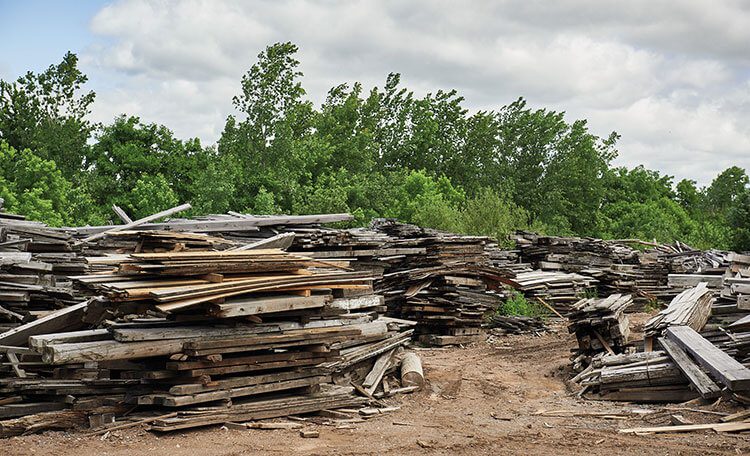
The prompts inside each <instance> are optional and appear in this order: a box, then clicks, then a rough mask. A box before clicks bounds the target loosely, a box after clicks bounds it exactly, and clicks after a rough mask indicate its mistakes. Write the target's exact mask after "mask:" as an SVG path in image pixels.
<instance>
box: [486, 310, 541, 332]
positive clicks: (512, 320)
mask: <svg viewBox="0 0 750 456" xmlns="http://www.w3.org/2000/svg"><path fill="white" fill-rule="evenodd" d="M484 326H485V327H486V328H489V329H490V334H492V335H495V336H506V335H509V334H513V335H518V334H541V333H544V332H546V331H549V327H548V326H547V324H546V323H545V322H544V320H542V319H541V318H539V317H525V316H523V315H501V314H499V313H497V312H496V313H493V314H492V315H490V317H489V318H487V322H486V323H485V325H484Z"/></svg>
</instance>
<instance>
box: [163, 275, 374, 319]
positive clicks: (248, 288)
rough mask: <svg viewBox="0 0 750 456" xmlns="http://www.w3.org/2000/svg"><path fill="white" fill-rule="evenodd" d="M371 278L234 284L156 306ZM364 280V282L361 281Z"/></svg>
mask: <svg viewBox="0 0 750 456" xmlns="http://www.w3.org/2000/svg"><path fill="white" fill-rule="evenodd" d="M371 280H372V279H370V278H356V279H353V278H342V279H325V278H315V279H311V278H308V279H306V280H303V279H284V280H279V281H277V282H276V283H270V284H269V283H268V281H267V282H266V283H255V284H251V285H244V286H236V287H234V288H233V290H232V291H226V292H222V293H216V292H201V293H198V294H199V296H197V297H192V298H183V299H177V300H174V301H169V302H165V303H163V304H158V305H157V306H156V307H157V308H158V309H159V310H161V311H163V312H173V311H176V310H181V309H185V308H189V307H193V306H196V305H198V304H202V303H204V302H209V301H214V300H216V299H224V298H229V297H232V296H238V295H242V294H248V293H251V292H261V291H263V292H270V291H283V290H299V289H306V288H312V287H314V286H316V285H320V286H323V287H324V288H346V287H347V286H349V285H368V286H369V282H371ZM363 282H364V283H363Z"/></svg>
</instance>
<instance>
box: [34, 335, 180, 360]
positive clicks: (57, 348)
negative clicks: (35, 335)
mask: <svg viewBox="0 0 750 456" xmlns="http://www.w3.org/2000/svg"><path fill="white" fill-rule="evenodd" d="M182 345H183V341H182V340H179V339H178V340H174V341H173V340H167V341H162V342H161V343H153V342H151V341H148V342H132V343H127V344H123V343H121V342H117V341H115V340H105V341H101V342H79V343H71V344H56V345H47V346H46V347H44V348H43V349H42V360H43V361H44V362H46V363H50V364H66V363H76V362H78V363H82V362H87V361H110V360H115V359H137V358H149V357H152V356H165V355H173V354H175V353H180V352H181V351H182Z"/></svg>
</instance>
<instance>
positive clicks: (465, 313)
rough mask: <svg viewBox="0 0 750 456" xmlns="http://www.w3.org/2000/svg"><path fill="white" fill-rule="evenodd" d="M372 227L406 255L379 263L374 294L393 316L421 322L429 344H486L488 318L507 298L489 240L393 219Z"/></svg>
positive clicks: (421, 336)
mask: <svg viewBox="0 0 750 456" xmlns="http://www.w3.org/2000/svg"><path fill="white" fill-rule="evenodd" d="M372 228H373V229H374V230H376V231H378V232H381V233H384V234H387V235H388V236H389V237H390V238H391V240H390V241H389V244H388V245H390V246H392V247H394V248H396V249H402V250H403V251H404V252H405V253H402V254H394V255H393V256H390V257H381V258H380V259H381V260H382V261H384V262H386V263H387V266H386V268H385V272H384V274H383V277H382V279H381V280H379V281H377V282H376V290H377V291H378V292H379V293H382V294H383V295H384V297H385V300H386V304H387V306H388V311H389V314H390V315H395V316H398V317H400V318H408V319H412V320H415V321H417V327H416V333H417V334H418V335H419V339H420V341H421V342H423V343H426V344H431V345H452V344H462V343H470V342H475V341H479V340H482V338H483V337H484V336H483V334H482V323H483V321H484V319H483V318H484V315H485V313H487V312H488V311H491V310H494V309H495V308H497V307H498V306H500V305H501V304H502V303H503V301H504V300H505V298H506V294H505V292H504V291H503V289H502V287H501V286H500V284H499V282H498V274H499V273H498V271H497V270H496V269H493V268H492V267H491V266H490V265H489V260H488V254H487V251H486V250H485V246H486V245H487V243H488V242H489V239H488V238H486V237H481V236H463V235H458V234H452V233H445V232H441V231H436V230H430V229H425V228H420V227H417V226H414V225H409V224H404V223H399V222H397V221H395V220H389V219H379V220H375V221H374V222H373V224H372ZM407 249H412V250H413V251H409V252H407Z"/></svg>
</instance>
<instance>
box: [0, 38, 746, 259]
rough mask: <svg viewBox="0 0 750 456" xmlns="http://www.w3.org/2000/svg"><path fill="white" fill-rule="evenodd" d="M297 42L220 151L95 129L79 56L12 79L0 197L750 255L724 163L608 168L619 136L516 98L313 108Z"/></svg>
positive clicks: (60, 213)
mask: <svg viewBox="0 0 750 456" xmlns="http://www.w3.org/2000/svg"><path fill="white" fill-rule="evenodd" d="M297 51H298V49H297V46H295V45H294V44H293V43H289V42H287V43H276V44H273V45H270V46H268V47H267V48H266V49H265V50H263V52H261V53H260V54H259V55H258V58H257V61H255V62H253V63H252V64H251V65H250V67H249V69H248V71H247V73H246V74H245V75H244V76H243V77H242V80H241V81H240V85H239V91H238V93H237V94H236V96H235V97H234V98H233V100H232V101H233V105H234V108H235V112H234V113H233V114H231V115H229V116H228V117H227V119H226V123H225V126H224V130H223V132H222V135H221V137H220V138H219V140H218V142H217V144H216V145H213V146H205V145H202V144H201V143H200V141H199V140H198V139H195V138H186V139H180V138H176V137H175V135H174V134H173V133H172V131H171V130H170V129H169V128H168V127H167V126H164V125H157V124H152V123H147V122H144V121H143V120H141V119H140V118H138V117H135V116H132V115H128V114H127V113H124V114H122V115H121V116H118V117H116V118H115V119H113V120H112V122H111V123H108V124H104V125H95V124H93V123H91V122H89V121H88V120H87V115H88V113H89V111H90V109H91V105H92V103H93V102H94V99H95V94H94V93H93V92H92V91H86V89H85V88H84V87H85V84H86V82H87V77H86V75H84V74H82V73H81V71H80V70H79V69H78V59H77V57H76V56H75V55H74V54H71V53H68V54H66V55H65V56H64V57H63V59H62V61H61V62H60V63H59V64H57V65H51V66H50V67H49V68H48V69H47V70H45V71H44V72H42V73H40V74H34V73H32V72H29V73H27V74H26V75H24V76H21V77H20V78H18V79H17V80H16V81H12V82H8V81H0V143H1V144H2V146H1V148H0V196H2V197H3V198H5V206H6V208H8V209H9V210H12V211H15V212H19V213H22V214H26V215H28V216H29V217H31V218H34V219H38V220H42V221H45V222H47V223H50V224H52V225H64V224H69V225H73V224H84V223H103V222H105V221H108V220H111V219H112V218H113V214H112V212H111V205H112V204H117V205H119V206H121V207H123V208H124V209H125V210H126V211H127V212H128V213H129V214H130V215H131V216H132V217H140V216H143V215H146V214H149V213H153V212H156V211H158V210H161V209H165V208H167V207H168V206H172V205H175V204H177V203H178V202H185V201H188V202H191V203H192V205H193V208H194V209H193V210H192V212H193V214H208V213H220V212H226V211H228V210H236V211H247V212H254V213H293V214H306V213H318V212H343V211H346V212H351V213H352V214H354V215H355V220H354V222H352V224H355V225H362V224H366V223H367V222H369V220H370V219H371V218H373V217H397V218H400V219H402V220H404V221H407V222H414V223H418V224H421V225H424V226H430V227H436V228H442V229H448V230H454V231H460V232H465V233H470V234H485V235H490V236H493V237H496V238H497V239H498V240H500V241H501V242H502V241H503V240H505V239H506V236H507V234H508V233H510V232H511V231H513V230H515V229H534V230H537V231H542V232H546V233H549V234H576V235H583V236H597V237H606V238H633V237H638V238H643V239H648V240H658V241H665V242H669V241H674V240H678V239H679V240H681V241H684V242H687V243H689V244H692V245H694V246H696V247H701V248H709V247H716V248H733V249H737V250H748V249H750V228H749V227H750V189H749V186H750V184H749V182H748V176H747V174H746V172H745V170H743V169H741V168H739V167H736V166H734V167H730V168H728V169H727V170H725V171H723V172H721V173H720V174H719V175H718V176H717V177H716V178H715V179H714V181H713V182H712V183H711V184H710V185H709V186H707V187H705V188H699V187H698V186H697V184H696V183H695V182H694V181H690V180H683V181H680V182H679V183H677V184H675V183H674V182H673V178H672V177H671V176H668V175H664V174H662V173H661V172H659V171H656V170H649V169H646V168H644V167H642V166H638V167H635V168H632V169H628V168H624V167H613V160H614V159H615V158H616V157H617V154H618V152H617V149H616V146H617V141H618V139H619V136H618V135H617V133H615V132H612V133H611V134H609V135H607V136H606V137H599V136H597V135H595V134H593V133H592V132H591V131H589V129H588V125H587V123H586V121H585V120H574V121H569V120H568V119H567V118H566V115H565V113H564V112H557V111H552V110H548V109H537V108H532V107H530V106H529V105H528V103H527V102H526V100H524V99H523V98H519V99H517V100H515V101H512V102H511V103H509V104H507V105H505V106H499V107H498V108H497V109H496V110H487V111H478V112H471V111H469V110H468V109H467V108H466V107H465V106H464V99H463V97H462V96H461V95H460V94H459V93H458V92H457V91H455V90H438V91H437V92H435V93H428V94H426V95H423V96H418V95H416V94H415V93H414V92H413V91H411V90H409V89H408V88H407V87H404V86H403V85H402V83H401V78H400V75H399V74H397V73H393V74H389V75H387V77H386V78H385V81H384V84H383V86H382V87H374V88H372V89H370V90H369V91H368V90H365V89H364V88H363V86H362V84H360V83H358V82H352V83H348V84H340V85H337V86H335V87H332V88H331V89H330V90H329V92H328V94H327V97H326V98H325V101H324V102H323V103H322V104H321V105H320V106H319V107H316V106H315V105H314V104H313V103H312V102H311V101H310V100H309V98H308V97H307V92H306V91H305V89H304V87H303V84H302V76H303V73H302V70H301V68H302V63H301V62H300V61H299V60H297Z"/></svg>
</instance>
